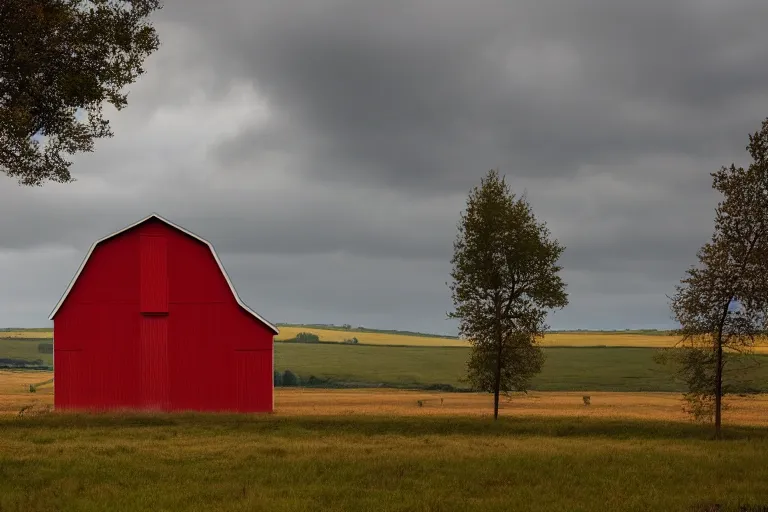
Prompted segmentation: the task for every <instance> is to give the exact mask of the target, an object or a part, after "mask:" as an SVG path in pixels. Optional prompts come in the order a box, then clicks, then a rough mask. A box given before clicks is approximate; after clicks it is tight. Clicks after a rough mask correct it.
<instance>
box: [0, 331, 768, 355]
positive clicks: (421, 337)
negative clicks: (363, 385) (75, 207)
mask: <svg viewBox="0 0 768 512" xmlns="http://www.w3.org/2000/svg"><path fill="white" fill-rule="evenodd" d="M278 328H279V330H280V334H278V335H277V336H275V341H287V340H292V339H294V338H295V337H296V335H298V334H299V333H302V332H308V333H312V334H315V335H317V336H318V337H319V338H320V341H324V342H332V343H342V342H343V341H344V340H347V339H351V338H353V337H354V338H357V340H358V343H360V344H364V345H388V346H407V347H468V346H469V344H468V343H467V341H466V340H462V339H458V338H455V337H454V338H452V337H443V336H439V335H435V334H422V333H413V332H405V331H385V330H377V329H362V328H357V329H356V328H352V329H342V328H332V327H331V328H329V327H321V326H314V325H280V326H279V327H278ZM52 337H53V331H52V330H51V329H45V328H38V329H13V330H5V331H3V330H0V340H14V339H16V340H21V339H39V340H41V341H43V340H45V339H51V338H52ZM678 340H679V338H677V337H675V336H669V335H666V334H665V333H663V332H661V331H658V332H656V331H573V332H552V333H548V334H546V335H545V336H544V337H543V338H542V339H541V340H540V344H541V345H542V346H544V347H596V346H599V347H603V346H604V347H641V348H665V347H671V346H673V345H674V344H675V343H676V342H677V341H678ZM754 351H755V353H758V354H768V340H763V341H760V342H759V343H758V345H757V346H755V347H754Z"/></svg>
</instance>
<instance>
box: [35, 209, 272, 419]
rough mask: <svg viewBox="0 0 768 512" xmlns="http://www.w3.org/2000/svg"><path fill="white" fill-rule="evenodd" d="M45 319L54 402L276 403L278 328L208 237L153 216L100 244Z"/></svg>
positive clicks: (81, 405) (176, 406)
mask: <svg viewBox="0 0 768 512" xmlns="http://www.w3.org/2000/svg"><path fill="white" fill-rule="evenodd" d="M49 318H50V320H53V323H54V327H53V328H54V336H55V342H54V379H55V388H54V406H55V408H56V409H63V410H71V409H77V410H105V409H128V410H132V409H138V410H157V411H184V410H192V411H232V412H271V411H272V410H273V408H274V381H273V369H274V363H273V361H274V336H275V335H276V334H278V333H279V331H278V329H277V327H275V326H274V325H273V324H271V323H270V322H268V321H267V320H265V319H264V318H263V317H262V316H260V315H259V314H258V313H256V312H255V311H253V310H252V309H251V308H249V307H248V306H247V305H246V304H245V303H243V301H242V300H241V299H240V297H239V296H238V294H237V292H236V291H235V287H234V286H233V284H232V281H231V280H230V279H229V277H228V276H227V273H226V271H225V270H224V267H223V265H222V264H221V260H219V257H218V255H217V254H216V251H215V250H214V248H213V246H212V245H211V244H210V243H209V242H208V241H206V240H204V239H203V238H201V237H199V236H197V235H195V234H194V233H192V232H190V231H188V230H186V229H184V228H182V227H180V226H178V225H176V224H174V223H172V222H171V221H169V220H166V219H164V218H163V217H161V216H159V215H157V214H152V215H149V216H148V217H146V218H144V219H142V220H140V221H138V222H136V223H134V224H132V225H130V226H128V227H126V228H124V229H121V230H119V231H117V232H115V233H112V234H111V235H108V236H106V237H104V238H102V239H101V240H98V241H97V242H95V243H94V244H93V245H92V246H91V248H90V250H89V251H88V254H87V255H86V256H85V259H84V260H83V262H82V264H81V265H80V268H79V269H78V270H77V273H76V274H75V276H74V278H73V279H72V281H71V283H70V284H69V286H68V287H67V289H66V291H65V292H64V294H63V296H62V297H61V300H59V302H58V304H56V307H55V308H54V309H53V311H52V312H51V315H50V317H49Z"/></svg>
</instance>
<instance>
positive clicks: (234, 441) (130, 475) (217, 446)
mask: <svg viewBox="0 0 768 512" xmlns="http://www.w3.org/2000/svg"><path fill="white" fill-rule="evenodd" d="M709 436H710V433H709V429H705V428H702V427H699V426H697V425H685V424H673V423H656V422H627V421H610V420H601V421H591V420H584V419H582V420H577V419H559V418H552V419H547V420H540V419H532V418H527V419H514V420H512V419H502V420H500V421H499V422H496V423H494V422H493V421H491V420H480V419H467V418H460V417H449V418H381V417H378V418H366V417H354V416H349V417H337V418H333V417H326V418H313V417H303V418H290V419H286V418H276V417H270V416H263V417H249V416H218V415H194V414H189V415H180V416H170V415H96V416H86V415H71V416H70V415H58V414H53V415H48V416H40V417H34V418H28V419H27V418H22V419H0V510H25V511H30V512H35V511H42V510H46V511H47V510H153V511H154V510H164V511H176V510H195V511H197V510H200V511H203V510H223V511H243V510H264V511H267V510H268V511H277V512H281V511H305V510H334V511H336V510H339V511H359V510H383V511H412V510H413V511H427V510H430V511H465V510H466V511H472V510H482V511H487V510H498V511H501V510H531V511H545V510H546V511H552V510H580V511H585V512H589V511H600V512H604V511H606V510H610V511H624V510H628V511H641V510H642V511H647V510H665V511H667V510H670V511H674V510H680V511H683V510H691V507H692V506H694V505H697V504H704V503H714V502H717V503H721V504H724V505H727V506H730V507H732V508H731V510H735V507H736V506H737V505H739V504H753V505H754V504H764V503H768V486H766V484H765V482H767V481H768V465H766V464H765V460H767V459H768V431H766V430H765V429H754V428H753V429H750V428H743V427H741V428H730V429H728V431H727V439H726V440H724V441H722V442H714V441H711V440H710V439H709ZM721 510H727V509H721Z"/></svg>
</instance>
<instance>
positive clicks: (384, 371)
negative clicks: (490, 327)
mask: <svg viewBox="0 0 768 512" xmlns="http://www.w3.org/2000/svg"><path fill="white" fill-rule="evenodd" d="M37 345H38V341H36V340H1V339H0V358H13V359H25V360H28V361H34V360H37V359H40V360H42V361H43V362H44V364H46V365H50V364H52V361H53V357H52V354H41V353H39V352H38V351H37ZM544 353H545V355H546V361H545V363H544V368H543V370H542V372H541V374H539V375H537V376H536V377H535V378H534V379H533V381H532V386H533V389H535V390H539V391H674V392H680V391H684V389H685V388H684V386H683V384H682V383H681V382H678V381H677V380H676V379H675V378H674V376H673V375H672V373H671V371H670V370H669V368H667V367H664V366H661V365H658V364H656V363H655V362H654V361H653V355H654V354H655V353H656V350H655V349H652V348H628V347H608V348H569V347H548V348H545V349H544ZM468 354H469V351H468V349H465V348H457V347H392V346H376V345H339V344H330V343H329V344H325V343H323V344H300V343H275V369H277V370H278V371H284V370H286V369H290V370H291V371H293V372H294V373H297V374H298V375H299V376H300V377H302V379H304V380H306V379H308V378H309V377H310V376H315V377H317V378H320V379H330V380H333V381H339V382H345V383H358V384H361V385H378V384H380V383H383V384H384V385H386V386H391V387H424V386H430V385H436V384H448V385H451V386H454V387H458V388H462V387H465V386H466V384H463V383H461V382H460V381H459V379H460V378H461V377H462V376H463V372H464V367H465V363H466V360H467V357H468ZM754 359H755V360H756V361H758V362H760V367H758V368H755V369H752V370H750V371H748V372H744V374H743V376H744V377H746V378H750V379H751V380H752V386H753V387H756V388H758V389H763V390H765V389H768V356H766V355H759V356H754ZM731 373H732V374H733V373H735V372H731ZM739 375H740V376H741V372H739Z"/></svg>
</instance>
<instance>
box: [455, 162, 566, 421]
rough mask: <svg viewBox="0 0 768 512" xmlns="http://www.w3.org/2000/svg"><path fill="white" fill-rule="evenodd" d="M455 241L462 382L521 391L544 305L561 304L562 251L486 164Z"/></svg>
mask: <svg viewBox="0 0 768 512" xmlns="http://www.w3.org/2000/svg"><path fill="white" fill-rule="evenodd" d="M458 230H459V232H458V235H457V237H456V240H455V242H454V256H453V258H452V260H451V263H452V264H453V269H452V272H451V277H452V278H453V282H452V283H451V285H450V288H451V291H452V294H453V301H454V305H455V310H454V311H453V312H451V313H449V317H450V318H456V319H459V331H460V333H461V335H462V336H463V337H464V338H465V339H467V340H468V341H469V342H470V344H471V345H472V352H471V356H470V360H469V363H468V368H467V369H468V375H467V377H468V380H469V381H470V382H471V383H472V384H473V386H474V387H475V388H477V389H480V390H483V391H488V392H493V393H494V395H495V406H494V415H495V416H496V415H497V414H498V395H499V394H500V393H501V392H504V393H507V392H509V391H512V390H522V391H524V390H526V388H527V386H528V383H529V381H530V379H531V378H532V376H533V375H534V374H536V373H538V372H539V371H541V367H542V364H543V354H542V352H541V348H540V347H539V346H538V345H536V341H537V338H540V337H542V336H543V335H544V333H545V332H546V330H547V328H548V326H547V325H546V324H545V319H546V314H547V310H549V309H553V308H562V307H565V306H566V305H567V303H568V297H567V294H566V292H565V284H564V282H563V280H562V279H561V277H560V276H559V275H558V273H559V272H560V270H562V267H560V265H559V264H558V263H557V262H558V259H559V258H560V256H561V255H562V253H563V251H564V247H563V246H561V245H560V244H559V243H558V242H557V240H552V239H550V232H549V230H548V228H547V227H546V224H545V223H543V222H542V223H540V222H538V221H537V220H536V217H535V216H534V214H533V211H532V209H531V206H530V204H529V203H528V202H527V200H526V198H525V197H520V198H516V197H515V196H514V194H512V193H510V191H509V187H508V185H507V183H506V180H505V178H502V177H500V176H499V174H498V171H495V170H491V171H490V172H489V173H488V174H487V175H486V176H485V178H484V179H482V180H481V185H480V187H479V188H478V187H474V188H473V189H472V191H471V192H470V194H469V198H468V199H467V209H466V212H464V213H462V215H461V221H460V223H459V226H458Z"/></svg>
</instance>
